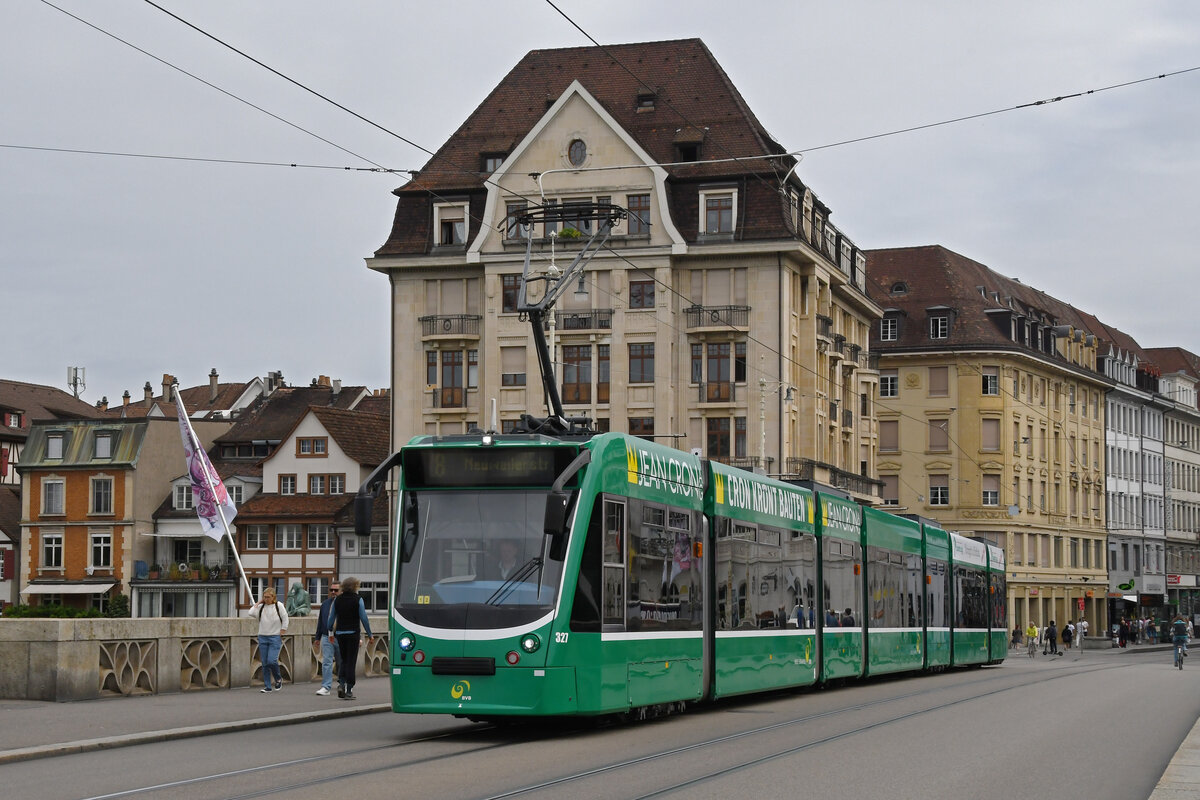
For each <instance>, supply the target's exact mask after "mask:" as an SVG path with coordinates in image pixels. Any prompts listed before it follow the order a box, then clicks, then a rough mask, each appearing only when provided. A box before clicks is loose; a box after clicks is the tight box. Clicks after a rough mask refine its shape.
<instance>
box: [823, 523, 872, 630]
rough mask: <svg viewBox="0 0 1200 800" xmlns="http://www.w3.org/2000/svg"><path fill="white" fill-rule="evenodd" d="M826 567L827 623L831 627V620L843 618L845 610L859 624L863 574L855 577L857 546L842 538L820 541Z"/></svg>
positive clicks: (860, 619) (858, 556) (860, 620)
mask: <svg viewBox="0 0 1200 800" xmlns="http://www.w3.org/2000/svg"><path fill="white" fill-rule="evenodd" d="M821 541H822V546H823V548H824V551H825V552H824V557H823V558H822V563H823V564H824V567H825V580H824V583H825V586H824V591H825V609H826V613H827V620H826V623H827V624H832V618H837V619H838V620H839V624H840V619H841V617H842V616H844V613H845V609H850V616H851V617H852V618H853V619H854V621H855V623H856V624H857V623H861V622H862V621H863V620H862V614H861V609H860V608H859V604H860V602H861V598H862V575H861V574H855V573H856V570H855V569H854V568H855V566H856V565H857V564H858V563H859V561H860V559H861V554H862V548H861V546H860V545H858V544H855V543H853V542H849V541H846V540H843V539H837V538H832V537H831V538H827V539H822V540H821Z"/></svg>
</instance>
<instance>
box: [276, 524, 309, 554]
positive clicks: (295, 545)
mask: <svg viewBox="0 0 1200 800" xmlns="http://www.w3.org/2000/svg"><path fill="white" fill-rule="evenodd" d="M300 534H301V530H300V524H299V523H297V522H281V523H279V524H277V525H276V526H275V549H276V550H299V549H300V548H301V547H302V546H303V544H304V542H303V540H302V539H301V537H300Z"/></svg>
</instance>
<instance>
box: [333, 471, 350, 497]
mask: <svg viewBox="0 0 1200 800" xmlns="http://www.w3.org/2000/svg"><path fill="white" fill-rule="evenodd" d="M335 486H336V487H337V491H334V487H335ZM329 493H330V494H345V493H346V476H345V475H342V474H341V473H338V474H336V475H330V476H329Z"/></svg>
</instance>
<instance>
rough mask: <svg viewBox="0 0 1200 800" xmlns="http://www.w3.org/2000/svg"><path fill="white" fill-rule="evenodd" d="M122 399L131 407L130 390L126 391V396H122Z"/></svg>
mask: <svg viewBox="0 0 1200 800" xmlns="http://www.w3.org/2000/svg"><path fill="white" fill-rule="evenodd" d="M121 399H122V400H123V401H124V405H129V390H128V389H126V390H125V394H123V395H121Z"/></svg>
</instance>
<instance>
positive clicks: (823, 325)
mask: <svg viewBox="0 0 1200 800" xmlns="http://www.w3.org/2000/svg"><path fill="white" fill-rule="evenodd" d="M817 336H824V337H826V338H831V337H832V336H833V320H832V319H831V318H829V317H826V316H822V315H821V314H817Z"/></svg>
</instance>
